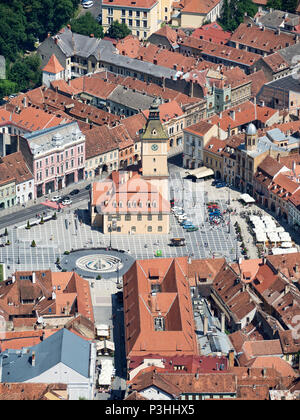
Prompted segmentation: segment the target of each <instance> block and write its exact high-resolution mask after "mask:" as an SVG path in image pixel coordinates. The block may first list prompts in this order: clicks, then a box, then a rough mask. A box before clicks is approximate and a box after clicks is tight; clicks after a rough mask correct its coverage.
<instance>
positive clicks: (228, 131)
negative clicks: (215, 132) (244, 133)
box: [227, 124, 231, 137]
mask: <svg viewBox="0 0 300 420" xmlns="http://www.w3.org/2000/svg"><path fill="white" fill-rule="evenodd" d="M227 134H228V137H230V136H231V125H230V124H229V125H228V129H227Z"/></svg>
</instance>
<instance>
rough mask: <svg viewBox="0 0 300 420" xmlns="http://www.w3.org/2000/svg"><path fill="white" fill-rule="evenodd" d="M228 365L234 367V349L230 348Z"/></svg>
mask: <svg viewBox="0 0 300 420" xmlns="http://www.w3.org/2000/svg"><path fill="white" fill-rule="evenodd" d="M228 367H229V368H232V367H234V350H229V353H228Z"/></svg>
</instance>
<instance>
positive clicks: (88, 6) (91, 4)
mask: <svg viewBox="0 0 300 420" xmlns="http://www.w3.org/2000/svg"><path fill="white" fill-rule="evenodd" d="M82 6H83V7H84V9H89V8H90V7H93V6H94V2H92V1H91V0H90V1H86V2H84V3H82Z"/></svg>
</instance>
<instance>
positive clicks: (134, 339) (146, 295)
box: [123, 257, 198, 358]
mask: <svg viewBox="0 0 300 420" xmlns="http://www.w3.org/2000/svg"><path fill="white" fill-rule="evenodd" d="M159 262H160V274H161V276H160V278H159V283H160V285H161V292H160V293H157V294H156V296H151V281H149V279H148V274H147V273H148V272H149V269H151V268H152V267H153V266H155V264H156V263H157V261H156V260H141V261H136V262H135V263H134V264H133V266H132V267H131V268H130V270H129V271H128V272H127V273H126V275H125V276H124V280H123V282H124V283H123V284H124V292H123V293H124V314H125V325H126V328H125V336H126V353H127V357H129V358H131V357H135V356H140V355H144V354H145V353H152V354H160V355H161V356H174V355H176V354H183V355H197V354H198V345H197V339H196V335H195V331H194V318H193V309H192V303H191V298H190V293H189V284H188V282H187V280H186V279H185V273H186V272H187V258H186V257H182V258H180V257H178V258H174V259H173V258H165V259H160V261H159ZM155 282H157V280H155ZM159 313H160V314H161V316H163V317H164V320H165V330H163V331H155V328H154V318H155V317H157V316H159Z"/></svg>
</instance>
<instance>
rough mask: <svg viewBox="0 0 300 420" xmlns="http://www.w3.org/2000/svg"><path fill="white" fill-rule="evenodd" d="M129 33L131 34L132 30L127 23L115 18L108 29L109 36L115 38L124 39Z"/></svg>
mask: <svg viewBox="0 0 300 420" xmlns="http://www.w3.org/2000/svg"><path fill="white" fill-rule="evenodd" d="M129 34H131V30H130V29H129V28H128V26H127V25H126V23H119V21H118V20H114V21H113V22H112V24H111V25H110V27H109V28H108V31H107V36H109V37H110V38H114V39H122V38H125V37H126V36H127V35H129Z"/></svg>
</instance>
